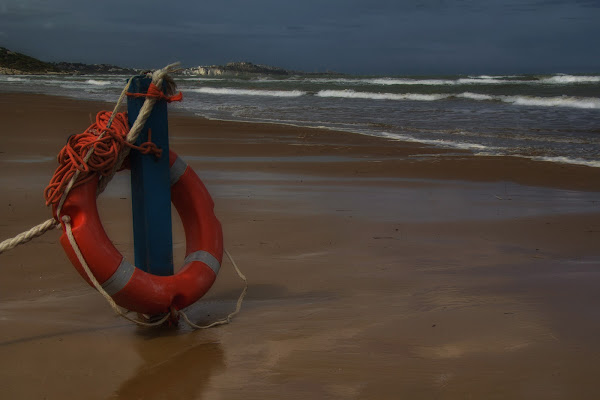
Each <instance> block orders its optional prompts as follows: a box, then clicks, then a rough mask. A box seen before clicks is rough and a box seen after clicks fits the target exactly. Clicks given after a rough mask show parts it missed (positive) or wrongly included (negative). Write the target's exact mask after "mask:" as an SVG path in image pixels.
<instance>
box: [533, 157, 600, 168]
mask: <svg viewBox="0 0 600 400" xmlns="http://www.w3.org/2000/svg"><path fill="white" fill-rule="evenodd" d="M530 158H531V159H532V160H537V161H549V162H555V163H560V164H575V165H585V166H588V167H595V168H600V161H590V160H583V159H581V158H570V157H530Z"/></svg>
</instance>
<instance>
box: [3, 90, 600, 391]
mask: <svg viewBox="0 0 600 400" xmlns="http://www.w3.org/2000/svg"><path fill="white" fill-rule="evenodd" d="M111 108H112V104H104V103H97V102H83V101H76V100H71V99H66V98H60V97H49V96H42V95H29V94H5V93H3V94H2V95H1V96H0V121H2V127H1V128H0V129H1V130H2V133H1V134H0V166H1V167H2V172H0V184H1V187H2V190H1V191H0V217H1V218H0V240H4V239H6V238H9V237H12V236H14V235H16V234H18V233H20V232H22V231H24V230H26V229H28V228H30V227H31V226H33V225H35V224H37V223H40V222H42V221H44V220H45V219H47V218H49V217H50V211H49V209H47V208H46V207H45V206H44V199H43V195H42V192H43V189H44V187H45V186H46V185H47V183H48V181H49V180H50V177H51V175H52V173H53V172H54V169H55V168H56V161H55V157H56V154H57V153H58V151H59V150H60V148H61V147H62V146H63V145H64V143H65V141H66V139H67V137H68V136H69V135H71V134H73V133H80V132H82V131H83V130H85V128H87V126H88V125H89V124H90V119H91V118H93V117H94V116H95V114H96V113H97V112H98V111H100V110H103V109H111ZM169 123H170V125H169V129H170V137H171V144H170V145H171V149H172V150H174V151H175V152H177V153H178V154H179V155H180V156H181V157H183V158H184V160H186V161H187V162H188V163H189V164H190V165H191V166H193V167H194V169H195V170H196V172H197V173H198V175H199V176H200V177H201V178H202V179H203V180H204V181H205V183H206V185H207V187H208V189H209V190H210V192H211V194H212V195H213V198H214V200H215V204H216V210H215V211H216V214H217V216H218V217H219V219H220V221H221V223H222V225H223V231H224V236H225V246H226V248H227V249H228V250H229V251H230V252H231V253H232V255H233V256H234V257H235V260H236V261H237V263H238V264H239V266H240V268H241V269H242V271H243V272H244V274H245V275H246V276H247V278H248V281H249V289H248V295H247V297H246V300H245V302H244V304H243V308H242V311H241V313H240V314H239V315H237V316H236V317H235V318H234V319H233V320H232V322H231V324H229V325H224V326H221V327H218V328H214V329H209V330H203V331H193V330H191V329H190V328H189V327H188V326H186V325H185V324H184V323H182V324H181V325H180V326H179V327H178V328H159V329H145V328H138V327H136V326H134V325H133V324H131V323H130V322H128V321H126V320H123V319H121V318H119V317H116V316H115V315H114V314H113V312H112V310H111V309H110V307H109V306H108V305H107V304H106V302H105V301H104V299H103V298H102V297H101V296H100V295H99V294H98V293H97V292H96V291H94V290H93V289H92V288H90V287H89V286H88V285H87V284H86V283H85V282H84V281H83V279H81V277H80V276H79V275H78V274H77V272H76V271H75V268H74V267H73V266H72V265H71V264H70V262H69V261H68V259H67V257H66V255H65V254H64V252H63V250H62V248H61V246H60V244H59V237H60V231H58V230H57V231H55V232H49V233H47V234H46V235H45V236H43V237H41V238H37V239H35V240H33V241H32V242H30V243H28V244H25V245H23V246H20V247H18V248H16V249H14V250H12V251H10V252H8V253H4V254H1V255H0V266H1V267H2V268H1V274H2V279H0V328H1V329H0V355H1V356H0V391H1V393H2V398H7V399H81V398H85V399H228V400H230V399H307V398H309V399H532V398H533V399H536V398H540V399H596V398H598V397H599V396H600V388H599V387H598V383H597V379H598V378H597V375H598V371H599V367H598V366H599V365H600V345H599V344H598V341H597V337H598V335H600V311H599V310H600V308H599V307H598V305H599V304H600V291H598V287H600V168H592V167H586V166H575V165H567V164H557V163H549V162H536V161H531V160H527V159H523V158H515V157H477V156H473V155H472V154H471V153H469V152H468V151H459V150H452V151H449V150H442V149H437V148H434V147H428V146H425V145H422V144H418V143H404V142H399V141H391V140H389V139H383V138H377V137H369V136H361V135H358V134H352V133H344V132H335V131H330V130H322V129H313V128H300V127H294V126H284V125H274V124H249V123H239V122H224V121H211V120H207V119H202V118H196V117H193V116H189V115H184V114H181V113H179V114H178V113H171V115H170V117H169ZM128 179H129V176H128V174H127V173H121V174H120V175H118V176H117V177H116V178H115V180H114V181H113V182H112V183H111V185H110V187H109V189H108V190H107V191H106V192H105V193H104V194H103V195H102V196H101V197H100V199H99V203H98V204H99V208H100V213H101V217H102V220H103V223H104V225H105V228H106V230H107V232H108V233H109V236H110V237H111V239H112V240H113V242H114V243H115V244H116V246H117V247H118V248H119V249H120V250H121V251H122V252H123V254H124V255H125V256H126V257H127V258H128V259H130V260H133V237H132V233H131V222H130V221H131V202H130V198H131V196H130V193H129V186H128ZM175 215H176V214H175ZM174 221H176V226H174V251H175V260H176V264H178V265H179V264H181V263H182V260H183V257H184V254H183V251H184V241H185V238H184V236H183V232H182V228H181V224H180V223H179V220H178V218H174ZM242 287H243V283H242V282H241V281H240V280H239V278H238V277H237V275H236V274H235V272H234V270H233V268H232V266H231V265H230V263H229V262H227V261H226V262H224V265H223V268H222V269H221V272H220V275H219V277H218V279H217V281H216V283H215V285H214V286H213V287H212V289H211V290H210V292H209V293H208V294H207V295H206V296H205V297H204V298H203V299H202V300H201V301H200V302H198V303H197V304H195V305H194V306H192V307H190V308H189V312H188V315H189V316H190V317H191V319H192V320H193V321H195V322H197V323H201V324H202V323H209V322H212V321H214V320H216V319H219V318H222V317H224V316H226V315H227V314H228V313H229V312H230V311H231V310H233V309H234V307H235V302H236V300H237V297H238V295H239V293H240V291H241V290H242Z"/></svg>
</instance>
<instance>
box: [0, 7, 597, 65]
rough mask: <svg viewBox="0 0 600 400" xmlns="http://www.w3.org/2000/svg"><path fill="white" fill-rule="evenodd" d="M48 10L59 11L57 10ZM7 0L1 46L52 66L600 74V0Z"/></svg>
mask: <svg viewBox="0 0 600 400" xmlns="http://www.w3.org/2000/svg"><path fill="white" fill-rule="evenodd" d="M49 3H51V4H49ZM289 3H290V2H284V1H280V0H277V1H275V0H255V1H247V0H229V1H221V2H210V3H208V2H198V1H191V0H180V1H172V2H169V3H168V4H166V3H165V2H164V1H154V0H147V1H137V0H136V1H116V0H106V1H97V2H82V1H80V0H77V1H75V0H56V1H53V2H46V1H42V0H0V45H4V46H5V47H8V48H13V49H15V50H18V51H23V52H27V53H29V54H31V55H34V56H36V57H39V58H42V59H44V60H48V61H60V60H68V61H83V62H108V63H115V64H120V65H126V66H137V67H157V66H161V65H163V64H165V63H166V62H171V61H174V60H180V61H182V62H183V63H184V64H185V65H198V64H213V63H224V62H228V61H234V60H248V61H253V62H256V63H267V64H274V65H279V66H282V67H286V68H291V69H304V70H308V71H316V70H338V71H343V72H359V73H387V74H389V73H398V74H400V73H443V72H448V73H456V72H465V73H471V72H494V71H497V72H511V71H512V72H531V71H533V70H535V71H540V72H544V71H547V72H554V71H558V70H561V72H571V71H564V70H563V69H564V68H571V69H572V70H573V71H572V72H577V70H581V71H584V70H586V71H590V70H600V55H598V54H597V52H595V51H592V49H593V48H595V46H596V44H595V42H596V41H597V38H598V37H600V27H599V25H600V24H598V21H599V20H600V0H571V1H568V0H531V1H517V0H514V1H502V0H480V1H472V0H421V1H416V2H401V1H397V0H392V1H387V0H329V1H326V0H319V1H317V0H304V1H302V2H293V3H292V4H289Z"/></svg>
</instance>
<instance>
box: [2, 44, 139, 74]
mask: <svg viewBox="0 0 600 400" xmlns="http://www.w3.org/2000/svg"><path fill="white" fill-rule="evenodd" d="M137 72H138V71H136V70H134V69H131V68H122V67H118V66H116V65H110V64H83V63H71V62H58V63H49V62H45V61H41V60H38V59H37V58H33V57H30V56H28V55H25V54H21V53H17V52H16V51H11V50H9V49H7V48H4V47H0V74H4V75H23V74H130V75H132V74H135V73H137Z"/></svg>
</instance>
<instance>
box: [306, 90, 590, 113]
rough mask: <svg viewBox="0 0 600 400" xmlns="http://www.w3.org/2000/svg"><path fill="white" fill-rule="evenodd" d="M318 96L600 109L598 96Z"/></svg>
mask: <svg viewBox="0 0 600 400" xmlns="http://www.w3.org/2000/svg"><path fill="white" fill-rule="evenodd" d="M315 96H317V97H336V98H347V99H365V100H414V101H437V100H443V99H447V98H450V97H456V98H463V99H468V100H475V101H500V102H503V103H509V104H514V105H517V106H537V107H570V108H583V109H600V98H596V97H572V96H555V97H535V96H505V95H488V94H481V93H473V92H463V93H459V94H450V93H431V94H422V93H375V92H357V91H354V90H350V89H346V90H321V91H319V92H318V93H317V94H315Z"/></svg>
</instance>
